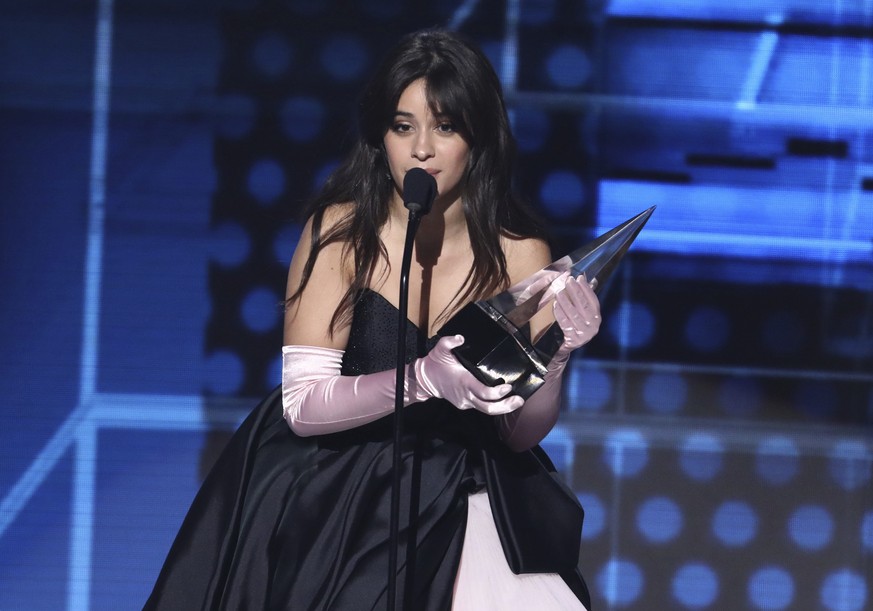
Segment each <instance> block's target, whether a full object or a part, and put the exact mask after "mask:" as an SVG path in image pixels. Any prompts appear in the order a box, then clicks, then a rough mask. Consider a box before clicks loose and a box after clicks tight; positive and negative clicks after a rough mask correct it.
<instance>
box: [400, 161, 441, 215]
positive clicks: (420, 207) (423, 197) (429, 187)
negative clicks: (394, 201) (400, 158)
mask: <svg viewBox="0 0 873 611" xmlns="http://www.w3.org/2000/svg"><path fill="white" fill-rule="evenodd" d="M436 193H437V184H436V179H435V178H434V177H433V176H431V175H430V174H428V173H427V172H426V171H424V170H422V169H421V168H412V169H411V170H409V171H408V172H407V173H406V176H404V177H403V205H404V206H406V207H407V208H408V209H409V210H414V211H417V212H418V213H419V214H420V215H425V214H427V213H428V212H430V209H431V207H433V200H434V198H435V197H436Z"/></svg>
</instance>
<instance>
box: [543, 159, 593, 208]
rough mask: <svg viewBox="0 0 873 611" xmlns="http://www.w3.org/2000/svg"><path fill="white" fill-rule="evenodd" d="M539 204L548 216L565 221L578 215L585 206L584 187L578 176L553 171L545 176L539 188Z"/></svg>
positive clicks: (562, 171) (571, 173) (567, 172)
mask: <svg viewBox="0 0 873 611" xmlns="http://www.w3.org/2000/svg"><path fill="white" fill-rule="evenodd" d="M540 202H541V203H542V205H543V206H544V207H545V209H546V210H547V211H548V213H549V215H550V216H552V217H553V218H556V219H566V218H569V217H571V216H573V215H574V214H578V213H579V212H580V211H581V210H582V207H583V206H584V205H585V186H584V184H583V182H582V179H581V178H580V177H579V175H578V174H576V173H574V172H570V171H568V170H555V171H554V172H550V173H549V174H548V175H546V177H545V179H544V180H543V183H542V186H541V187H540Z"/></svg>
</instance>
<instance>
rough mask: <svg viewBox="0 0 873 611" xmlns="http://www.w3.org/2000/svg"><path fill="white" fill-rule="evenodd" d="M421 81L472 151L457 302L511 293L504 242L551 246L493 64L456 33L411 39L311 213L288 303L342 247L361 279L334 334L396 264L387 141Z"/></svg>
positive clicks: (433, 105) (394, 58)
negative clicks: (466, 242)
mask: <svg viewBox="0 0 873 611" xmlns="http://www.w3.org/2000/svg"><path fill="white" fill-rule="evenodd" d="M418 79H424V80H425V83H426V92H427V94H426V95H427V99H428V104H429V106H430V109H431V111H432V112H434V114H441V115H443V116H446V117H448V118H449V120H451V121H452V123H453V124H454V126H455V128H456V129H458V130H459V132H460V133H461V134H462V135H463V136H464V138H465V139H466V140H467V143H468V144H469V146H470V155H469V161H468V165H467V169H466V172H465V176H464V178H463V181H462V185H461V187H462V189H461V193H462V195H461V201H462V203H463V207H464V215H465V217H466V221H467V228H468V232H469V237H470V244H471V248H472V250H473V266H472V268H471V269H470V271H469V273H468V275H467V278H466V280H465V281H464V284H463V286H462V287H461V289H460V290H459V292H458V294H457V295H456V296H455V298H454V300H453V302H452V303H453V304H459V303H463V302H465V301H467V300H477V299H483V298H486V297H489V296H491V295H493V294H494V293H496V292H498V291H499V290H503V289H505V288H507V286H508V284H509V276H508V273H507V271H506V257H505V256H504V253H503V249H502V248H501V245H500V238H501V236H513V237H537V238H543V239H545V232H544V230H543V228H542V225H541V224H540V222H539V221H538V220H537V219H536V217H535V216H534V215H533V213H532V212H531V210H530V209H529V208H528V207H527V206H526V205H524V204H523V203H522V202H521V201H520V200H519V199H518V198H517V197H516V196H515V194H514V193H513V191H512V186H511V182H512V170H513V166H514V163H515V140H514V138H513V136H512V132H511V130H510V127H509V119H508V117H507V114H506V106H505V104H504V101H503V92H502V88H501V86H500V81H499V79H498V78H497V74H495V72H494V69H493V67H492V66H491V64H490V62H489V61H488V59H487V58H486V57H485V55H484V54H483V53H482V52H481V51H480V50H479V49H478V48H477V47H475V46H474V45H472V44H471V43H469V42H467V41H466V40H464V39H463V38H462V37H461V36H459V35H458V34H456V33H454V32H449V31H444V30H426V31H421V32H415V33H413V34H409V35H407V36H405V37H404V38H403V39H402V40H401V41H400V42H399V44H398V45H397V46H396V47H395V48H394V49H393V51H391V52H390V53H389V55H388V56H387V57H386V59H385V60H384V61H383V63H382V64H381V65H380V67H379V68H378V69H377V71H376V73H375V74H374V75H373V77H372V79H371V80H370V81H369V83H368V84H367V86H366V87H365V88H364V90H363V92H362V95H361V98H360V102H359V106H358V129H359V137H358V139H357V142H356V143H355V144H354V146H353V148H352V150H351V152H350V154H349V155H348V157H347V158H346V159H345V160H344V161H343V163H342V164H341V165H340V166H339V167H338V168H337V169H336V170H334V172H333V173H332V174H331V175H330V176H329V177H328V179H327V181H326V182H325V184H324V187H323V188H322V190H321V192H320V193H319V194H318V195H317V196H316V198H315V199H314V200H313V201H312V202H311V203H310V204H309V205H308V206H307V209H306V215H307V216H311V217H312V249H311V251H310V253H309V258H308V259H307V262H306V265H305V267H304V271H303V278H302V281H301V284H300V287H298V289H297V290H296V291H295V292H294V293H293V294H292V295H291V296H290V297H289V298H288V300H287V302H286V305H290V304H292V303H293V302H294V301H295V300H296V299H297V298H298V297H299V296H300V294H301V292H302V291H303V289H304V288H305V287H306V285H307V283H308V282H309V278H310V275H311V273H312V269H313V266H314V265H315V260H316V258H317V257H318V253H319V252H320V251H321V249H322V248H324V247H325V246H327V245H329V244H332V243H334V242H340V243H341V244H342V245H343V248H344V255H346V256H348V255H351V256H352V257H353V261H354V269H355V274H354V278H353V279H352V282H351V286H350V287H349V289H348V291H347V292H346V294H345V296H344V297H343V298H342V300H341V301H340V304H339V306H338V308H337V311H336V312H334V315H333V319H332V320H331V325H330V332H331V333H333V331H334V330H335V329H336V328H337V326H338V325H342V324H346V323H348V322H349V321H350V320H351V316H352V309H353V307H354V304H355V300H356V299H357V298H358V296H359V295H360V293H361V290H362V289H364V288H366V287H367V286H369V284H370V282H371V280H372V276H373V273H374V272H375V269H376V266H377V264H378V262H379V259H380V257H382V258H385V259H386V260H387V252H386V250H385V246H384V244H383V243H382V240H381V239H380V237H379V230H380V228H381V227H382V225H384V224H385V222H386V221H387V220H388V206H389V202H390V201H391V196H392V191H393V190H394V183H393V180H392V178H391V175H390V173H389V171H388V162H387V158H386V155H385V149H384V145H383V139H384V137H385V133H386V132H387V130H388V129H389V128H390V127H391V126H392V124H393V122H394V117H395V112H396V110H397V103H398V101H399V99H400V96H401V94H402V93H403V92H404V90H405V89H406V88H407V87H408V86H409V85H410V84H411V83H413V82H414V81H417V80H418ZM346 202H353V206H351V207H350V208H349V211H348V213H347V214H345V215H344V216H343V217H342V218H340V219H339V221H338V222H336V223H335V224H334V225H333V226H332V227H331V228H330V229H329V230H327V231H326V232H325V233H324V234H323V235H322V219H323V217H324V212H325V210H327V208H329V207H330V206H333V205H335V204H340V203H346ZM448 310H451V307H450V308H447V311H448ZM446 314H447V312H443V313H442V314H441V315H440V317H443V316H445V315H446Z"/></svg>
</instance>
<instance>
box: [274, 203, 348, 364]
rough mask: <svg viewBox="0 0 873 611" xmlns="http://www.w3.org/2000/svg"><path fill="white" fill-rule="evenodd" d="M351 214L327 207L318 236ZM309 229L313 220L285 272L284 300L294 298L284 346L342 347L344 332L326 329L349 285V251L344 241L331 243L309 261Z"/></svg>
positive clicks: (287, 314)
mask: <svg viewBox="0 0 873 611" xmlns="http://www.w3.org/2000/svg"><path fill="white" fill-rule="evenodd" d="M350 211H351V204H337V205H334V206H331V207H329V208H327V209H326V210H325V211H324V214H323V216H322V220H321V228H320V231H319V233H320V235H321V236H322V237H323V236H325V235H327V234H328V233H329V232H330V231H331V230H332V229H334V228H335V227H336V226H337V224H338V223H340V222H342V221H343V220H344V219H345V218H347V217H348V215H349V213H350ZM312 229H313V219H311V218H310V219H308V220H307V221H306V224H305V226H304V227H303V231H302V233H301V235H300V241H299V242H298V243H297V248H296V249H295V250H294V255H293V256H292V257H291V265H290V267H289V269H288V284H287V286H286V292H285V298H286V299H288V298H290V297H291V296H295V299H294V301H293V303H291V304H290V305H289V306H288V308H287V310H286V312H285V343H286V344H297V345H309V346H322V347H325V348H343V347H344V345H345V340H346V337H347V330H337V331H338V332H335V333H333V334H331V333H330V330H329V329H330V321H331V319H332V317H333V313H334V311H336V309H337V306H338V305H339V303H340V301H341V300H342V298H343V296H344V295H345V294H346V291H347V290H348V288H349V286H350V285H351V278H352V264H351V261H350V257H349V252H348V249H347V248H346V244H345V243H344V242H342V241H336V242H332V243H330V244H328V245H326V246H324V247H322V248H321V249H320V250H319V251H318V254H317V256H316V257H315V259H314V260H313V261H311V262H310V257H311V255H312V238H313V236H312ZM310 264H311V268H310V269H308V275H307V266H308V265H310ZM298 293H299V294H298Z"/></svg>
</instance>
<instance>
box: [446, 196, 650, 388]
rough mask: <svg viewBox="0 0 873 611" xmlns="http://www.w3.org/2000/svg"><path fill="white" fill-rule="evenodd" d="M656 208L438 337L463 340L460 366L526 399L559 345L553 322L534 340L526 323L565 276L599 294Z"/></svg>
mask: <svg viewBox="0 0 873 611" xmlns="http://www.w3.org/2000/svg"><path fill="white" fill-rule="evenodd" d="M654 209H655V207H654V206H652V207H651V208H649V209H648V210H645V211H643V212H641V213H640V214H638V215H636V216H635V217H633V218H631V219H628V220H627V221H625V222H624V223H622V224H621V225H619V226H618V227H615V228H614V229H612V230H610V231H608V232H606V233H604V234H603V235H601V236H600V237H598V238H597V239H595V240H594V241H592V242H589V243H588V244H586V245H585V246H582V247H581V248H578V249H577V250H574V251H573V252H571V253H570V254H568V255H566V256H564V257H562V258H560V259H558V260H557V261H555V262H553V263H551V264H549V265H548V266H546V267H544V268H543V269H541V270H540V271H538V272H536V273H534V274H533V275H531V276H529V277H527V278H525V279H524V280H522V281H521V282H519V283H518V284H516V285H514V286H512V287H510V288H508V289H507V290H506V291H504V292H502V293H500V294H498V295H495V296H494V297H492V298H490V299H484V300H482V301H475V302H473V303H470V304H468V305H467V306H465V307H464V308H462V309H461V310H460V311H459V312H458V313H457V314H455V315H454V316H453V317H452V318H451V319H450V320H449V321H448V322H447V323H446V324H445V326H444V327H443V328H442V329H441V331H440V335H442V336H447V335H463V336H464V339H465V341H464V344H463V345H462V346H459V347H458V348H455V349H454V350H453V352H454V354H455V356H456V357H457V358H458V360H459V361H460V362H461V364H463V365H464V367H466V368H467V369H468V370H469V371H470V372H471V373H472V374H473V375H475V376H476V377H477V378H478V379H479V380H480V381H481V382H483V383H485V384H488V385H489V386H496V385H498V384H511V385H512V387H513V394H517V395H520V396H521V397H523V398H525V399H527V398H528V397H529V396H530V395H532V394H533V392H534V391H535V390H536V389H537V388H539V387H540V386H542V384H543V378H544V377H545V375H546V370H547V369H546V368H547V367H548V365H549V361H551V359H552V356H554V354H555V352H556V351H557V349H558V348H559V347H560V346H561V342H562V341H563V333H562V332H561V328H560V327H559V326H558V325H557V323H553V324H552V325H551V326H550V327H548V328H547V329H546V330H545V331H544V332H543V333H542V334H541V335H540V337H539V338H537V339H536V341H533V340H532V339H531V337H530V332H529V329H528V327H527V323H528V321H529V320H530V319H531V317H532V316H533V315H534V314H536V313H537V312H539V311H540V310H541V309H542V308H544V307H546V306H547V305H549V304H550V303H551V302H552V299H553V298H554V295H555V293H557V292H558V291H560V290H561V289H562V288H563V286H564V282H565V280H566V279H567V278H568V277H569V276H574V277H575V276H580V275H581V274H583V273H584V274H585V277H586V278H587V279H588V282H589V284H591V287H592V288H593V289H594V290H595V291H598V290H599V289H601V288H602V287H603V286H604V285H605V284H606V281H607V279H608V278H609V276H610V275H612V272H613V271H614V270H615V268H616V267H617V266H618V263H619V261H621V258H622V257H623V256H624V254H625V253H626V252H627V250H628V248H630V245H631V243H632V242H633V241H634V239H635V238H636V237H637V234H638V233H639V232H640V230H641V229H642V228H643V225H645V224H646V221H648V220H649V217H650V216H651V215H652V211H653V210H654Z"/></svg>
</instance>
